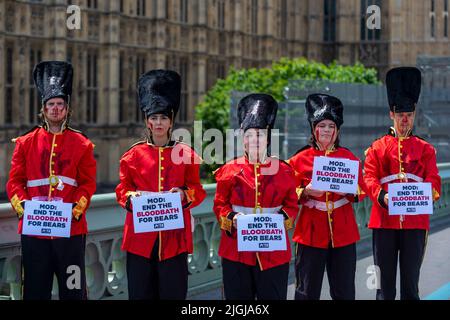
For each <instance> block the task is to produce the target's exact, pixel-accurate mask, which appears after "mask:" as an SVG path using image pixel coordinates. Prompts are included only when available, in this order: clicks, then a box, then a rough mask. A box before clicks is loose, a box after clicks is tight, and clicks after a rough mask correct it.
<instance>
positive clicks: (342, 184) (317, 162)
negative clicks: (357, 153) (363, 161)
mask: <svg viewBox="0 0 450 320" xmlns="http://www.w3.org/2000/svg"><path fill="white" fill-rule="evenodd" d="M358 174H359V161H354V160H348V159H342V158H330V157H315V158H314V166H313V174H312V180H311V183H312V188H313V189H315V190H321V191H330V192H341V193H351V194H356V193H357V190H358Z"/></svg>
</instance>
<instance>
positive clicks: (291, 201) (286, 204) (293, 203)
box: [280, 168, 299, 230]
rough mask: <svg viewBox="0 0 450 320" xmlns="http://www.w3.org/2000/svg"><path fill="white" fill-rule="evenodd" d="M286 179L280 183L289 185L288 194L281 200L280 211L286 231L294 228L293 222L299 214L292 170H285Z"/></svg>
mask: <svg viewBox="0 0 450 320" xmlns="http://www.w3.org/2000/svg"><path fill="white" fill-rule="evenodd" d="M286 170H287V175H288V177H287V179H286V180H285V181H280V183H283V184H289V186H288V192H287V194H286V196H285V198H284V200H283V204H282V207H281V211H282V213H283V214H284V217H285V220H286V221H285V225H286V229H288V230H289V229H291V228H292V227H293V226H294V221H295V219H296V218H297V214H298V212H299V207H298V196H297V192H296V186H297V184H296V180H295V173H294V170H293V169H292V168H287V169H286Z"/></svg>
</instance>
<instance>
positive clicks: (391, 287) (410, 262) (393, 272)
mask: <svg viewBox="0 0 450 320" xmlns="http://www.w3.org/2000/svg"><path fill="white" fill-rule="evenodd" d="M427 235H428V233H427V231H426V230H419V229H408V230H405V229H403V230H394V229H373V240H372V241H373V257H374V262H375V265H376V266H378V267H379V268H380V275H379V280H380V282H379V284H380V289H378V290H377V300H395V296H396V280H397V262H398V261H399V260H400V299H401V300H419V299H420V298H419V276H420V267H421V266H422V260H423V256H424V253H425V246H426V240H427Z"/></svg>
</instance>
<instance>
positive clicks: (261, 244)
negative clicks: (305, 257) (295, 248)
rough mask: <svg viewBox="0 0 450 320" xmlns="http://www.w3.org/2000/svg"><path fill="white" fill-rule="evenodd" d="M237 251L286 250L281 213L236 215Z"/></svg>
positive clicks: (284, 230)
mask: <svg viewBox="0 0 450 320" xmlns="http://www.w3.org/2000/svg"><path fill="white" fill-rule="evenodd" d="M237 235H238V251H276V250H287V248H286V229H285V227H284V216H283V215H282V214H248V215H239V216H238V217H237Z"/></svg>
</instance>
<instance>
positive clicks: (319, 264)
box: [289, 94, 365, 300]
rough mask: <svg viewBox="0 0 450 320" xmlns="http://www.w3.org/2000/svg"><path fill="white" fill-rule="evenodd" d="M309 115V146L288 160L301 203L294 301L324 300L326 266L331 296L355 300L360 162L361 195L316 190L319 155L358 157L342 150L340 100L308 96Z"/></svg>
mask: <svg viewBox="0 0 450 320" xmlns="http://www.w3.org/2000/svg"><path fill="white" fill-rule="evenodd" d="M306 111H307V113H308V121H309V123H310V126H311V132H312V135H311V143H310V145H308V146H306V147H304V148H303V149H301V150H300V151H298V152H297V153H296V154H295V155H294V156H293V157H292V158H291V159H289V163H290V165H291V166H292V167H293V168H294V170H295V172H296V176H297V183H298V189H297V194H298V196H299V202H300V204H302V208H301V211H300V217H299V220H298V222H297V225H296V229H295V232H294V237H293V240H294V241H295V242H297V243H298V247H297V253H296V263H295V269H296V278H297V281H296V291H295V299H297V300H318V299H320V293H321V290H322V280H323V274H324V271H325V267H326V269H327V275H328V280H329V283H330V293H331V297H332V298H333V299H349V300H352V299H355V271H356V246H355V243H356V242H357V241H358V240H359V232H358V226H357V224H356V221H355V216H354V212H353V207H352V203H353V202H356V201H358V200H360V199H361V192H360V190H361V189H360V187H363V183H364V181H363V177H362V172H361V164H360V166H359V179H358V184H359V186H358V194H342V193H339V192H323V191H320V190H314V189H313V188H312V186H311V178H312V171H313V163H314V158H315V157H323V156H326V157H332V158H344V159H350V160H356V161H359V159H358V158H357V157H356V156H355V155H353V153H352V152H351V151H350V150H348V149H346V148H343V147H340V146H339V138H338V137H339V129H340V127H341V125H342V123H343V122H344V121H343V106H342V103H341V101H340V100H339V99H337V98H336V97H333V96H329V95H325V94H313V95H310V96H309V97H308V98H307V100H306ZM364 189H365V188H364Z"/></svg>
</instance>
